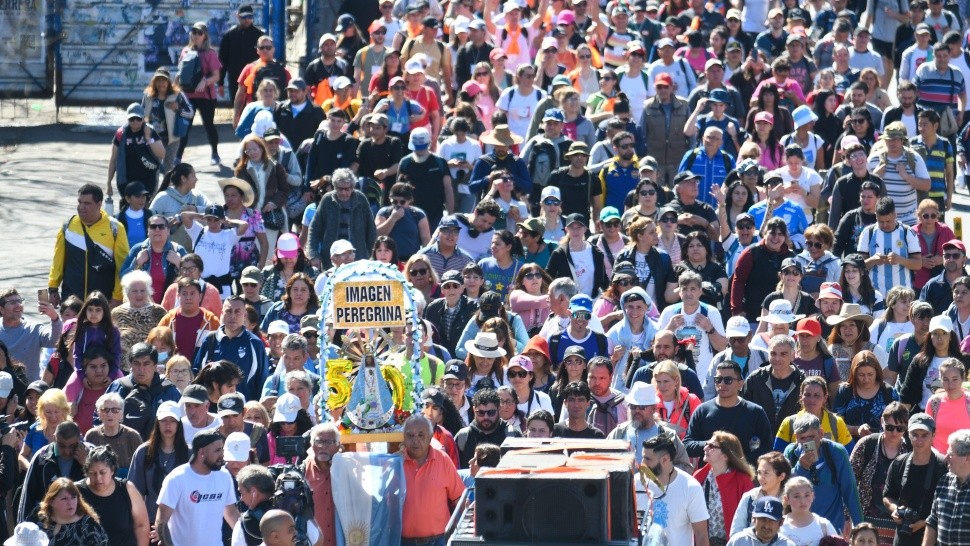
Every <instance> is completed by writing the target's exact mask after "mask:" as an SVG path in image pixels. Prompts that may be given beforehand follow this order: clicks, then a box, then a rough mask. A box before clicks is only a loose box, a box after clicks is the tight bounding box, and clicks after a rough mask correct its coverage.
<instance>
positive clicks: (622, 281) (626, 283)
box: [613, 279, 633, 287]
mask: <svg viewBox="0 0 970 546" xmlns="http://www.w3.org/2000/svg"><path fill="white" fill-rule="evenodd" d="M613 284H615V285H617V286H624V287H626V286H633V281H631V280H630V279H620V280H618V281H613Z"/></svg>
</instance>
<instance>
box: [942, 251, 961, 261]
mask: <svg viewBox="0 0 970 546" xmlns="http://www.w3.org/2000/svg"><path fill="white" fill-rule="evenodd" d="M962 257H963V254H960V253H959V252H944V253H943V258H944V259H946V260H959V259H960V258H962Z"/></svg>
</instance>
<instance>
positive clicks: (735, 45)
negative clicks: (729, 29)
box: [724, 41, 744, 51]
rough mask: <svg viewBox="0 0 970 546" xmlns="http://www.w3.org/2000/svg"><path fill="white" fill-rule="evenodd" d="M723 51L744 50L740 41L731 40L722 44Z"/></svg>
mask: <svg viewBox="0 0 970 546" xmlns="http://www.w3.org/2000/svg"><path fill="white" fill-rule="evenodd" d="M724 51H744V47H743V46H742V45H741V42H737V41H731V42H728V44H727V45H726V46H724Z"/></svg>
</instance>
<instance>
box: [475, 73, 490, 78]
mask: <svg viewBox="0 0 970 546" xmlns="http://www.w3.org/2000/svg"><path fill="white" fill-rule="evenodd" d="M479 76H488V72H475V77H476V78H477V77H479Z"/></svg>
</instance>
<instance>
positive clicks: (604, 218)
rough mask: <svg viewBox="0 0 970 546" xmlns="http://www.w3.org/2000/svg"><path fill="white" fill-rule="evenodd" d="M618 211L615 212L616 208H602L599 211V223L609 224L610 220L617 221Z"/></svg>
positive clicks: (618, 217)
mask: <svg viewBox="0 0 970 546" xmlns="http://www.w3.org/2000/svg"><path fill="white" fill-rule="evenodd" d="M619 219H620V211H618V210H616V207H603V210H601V211H600V222H609V221H610V220H619Z"/></svg>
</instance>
